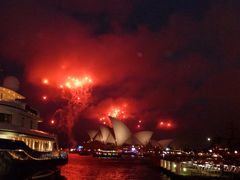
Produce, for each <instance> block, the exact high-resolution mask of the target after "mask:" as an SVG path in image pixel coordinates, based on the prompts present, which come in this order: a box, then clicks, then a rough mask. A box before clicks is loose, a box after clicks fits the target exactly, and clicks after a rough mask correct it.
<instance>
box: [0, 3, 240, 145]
mask: <svg viewBox="0 0 240 180" xmlns="http://www.w3.org/2000/svg"><path fill="white" fill-rule="evenodd" d="M239 7H240V2H239V1H238V0H235V1H231V0H228V1H225V0H216V1H214V0H212V1H207V0H199V1H194V0H191V1H187V0H181V1H180V0H171V1H170V0H102V1H99V0H88V1H82V0H54V1H51V0H50V1H49V0H22V1H19V0H2V1H1V2H0V72H1V76H0V78H1V81H3V79H4V78H5V77H7V76H10V75H11V76H15V77H17V78H18V80H19V81H20V89H19V92H20V93H21V94H23V95H25V96H26V97H27V101H28V102H29V104H31V105H32V106H34V107H35V108H36V109H38V110H39V111H40V113H41V116H42V118H43V119H44V122H43V123H42V124H41V125H40V126H41V128H42V129H43V130H48V131H51V132H55V133H57V134H59V135H60V139H61V138H63V139H64V138H66V136H65V134H64V132H63V131H61V130H60V129H59V128H56V127H57V123H58V122H56V127H54V126H52V125H50V124H49V121H50V119H51V117H52V115H53V114H54V112H55V111H56V110H57V109H59V108H61V107H62V106H64V104H66V102H65V101H66V100H65V101H64V100H63V99H61V98H60V95H59V94H60V90H59V89H57V88H56V87H55V86H54V85H55V84H57V83H58V82H59V81H60V80H61V79H64V78H65V77H67V76H82V75H86V74H87V75H88V76H90V77H91V78H92V80H93V86H92V87H91V96H90V97H89V99H88V102H87V103H86V104H85V106H84V108H82V110H81V113H79V114H78V116H77V118H76V119H75V121H74V127H73V128H72V133H73V136H74V138H75V139H76V140H77V141H79V142H81V141H82V140H83V139H86V136H87V135H86V130H87V129H92V128H97V126H98V125H99V123H100V122H99V117H100V116H101V115H102V114H104V113H105V112H106V111H107V109H108V108H110V107H112V106H114V107H115V106H121V105H122V104H124V103H126V104H127V108H126V113H127V118H126V119H125V120H124V121H125V122H126V124H128V126H129V127H130V129H131V130H132V131H133V132H136V131H139V130H153V131H154V133H155V134H154V138H156V139H161V138H169V137H170V138H175V137H178V138H179V139H184V140H186V142H187V139H188V140H189V141H202V140H203V139H204V138H206V137H209V136H210V137H222V138H228V137H233V136H235V137H236V136H239V133H237V132H238V131H239V130H240V129H239V127H240V35H239V32H240V11H239ZM43 78H48V79H49V86H45V85H44V84H43V83H42V80H43ZM53 84H54V85H53ZM44 94H47V95H48V96H49V98H48V100H47V101H43V100H42V96H43V95H44ZM139 120H141V121H142V123H141V127H140V128H137V124H138V121H139ZM165 120H167V121H171V123H173V125H174V127H172V128H166V129H164V128H160V127H159V122H160V121H165Z"/></svg>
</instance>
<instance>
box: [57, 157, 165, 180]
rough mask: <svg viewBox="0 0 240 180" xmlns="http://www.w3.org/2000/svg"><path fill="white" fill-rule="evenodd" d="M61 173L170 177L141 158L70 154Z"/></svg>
mask: <svg viewBox="0 0 240 180" xmlns="http://www.w3.org/2000/svg"><path fill="white" fill-rule="evenodd" d="M61 175H62V176H63V177H65V179H68V180H72V179H74V180H76V179H81V180H82V179H86V180H91V179H94V180H95V179H115V180H116V179H120V180H123V179H136V180H137V179H163V180H167V179H169V178H168V177H167V176H165V175H163V174H161V172H160V171H159V170H156V169H153V168H151V167H150V166H149V165H148V164H146V162H144V161H143V160H141V159H132V158H129V159H122V158H120V159H117V158H116V159H103V158H101V159H98V158H93V157H92V156H80V155H78V154H70V155H69V163H68V164H67V165H65V166H63V167H62V168H61Z"/></svg>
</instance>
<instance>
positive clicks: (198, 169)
mask: <svg viewBox="0 0 240 180" xmlns="http://www.w3.org/2000/svg"><path fill="white" fill-rule="evenodd" d="M153 162H154V164H155V165H156V166H157V167H159V168H160V169H161V170H162V171H163V172H165V173H166V174H169V175H170V176H177V177H200V178H240V166H235V165H226V164H225V165H221V164H212V163H209V162H204V163H198V162H197V161H177V160H176V161H175V160H168V159H155V160H153Z"/></svg>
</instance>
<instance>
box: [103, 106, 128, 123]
mask: <svg viewBox="0 0 240 180" xmlns="http://www.w3.org/2000/svg"><path fill="white" fill-rule="evenodd" d="M126 108H127V104H123V105H122V106H114V107H111V108H109V109H108V111H107V112H106V113H104V114H103V115H101V116H100V118H99V121H100V123H103V124H106V125H108V126H110V127H111V121H110V120H109V118H108V117H109V116H111V117H115V118H118V119H120V120H122V121H124V120H125V119H126V118H127V117H128V114H127V112H126Z"/></svg>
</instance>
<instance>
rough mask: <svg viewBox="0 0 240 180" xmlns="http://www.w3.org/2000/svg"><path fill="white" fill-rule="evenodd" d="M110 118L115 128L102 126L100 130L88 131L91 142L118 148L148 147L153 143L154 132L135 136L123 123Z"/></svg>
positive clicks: (141, 132)
mask: <svg viewBox="0 0 240 180" xmlns="http://www.w3.org/2000/svg"><path fill="white" fill-rule="evenodd" d="M109 118H110V120H111V122H112V127H113V128H110V127H107V126H104V125H100V127H99V129H98V130H90V131H88V135H89V137H90V140H89V142H100V143H102V144H105V145H107V144H112V145H114V146H116V147H119V146H123V145H140V146H146V145H147V144H149V143H150V142H151V141H150V140H151V137H152V135H153V132H152V131H140V132H137V133H135V134H133V133H131V131H130V130H129V128H128V127H127V126H126V125H125V124H124V123H123V122H122V121H120V120H118V119H116V118H113V117H109Z"/></svg>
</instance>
